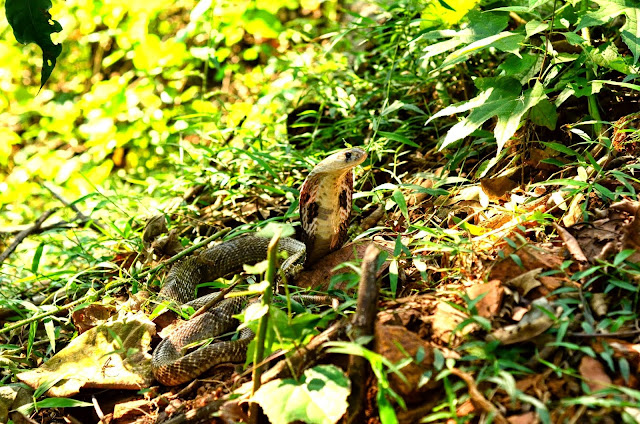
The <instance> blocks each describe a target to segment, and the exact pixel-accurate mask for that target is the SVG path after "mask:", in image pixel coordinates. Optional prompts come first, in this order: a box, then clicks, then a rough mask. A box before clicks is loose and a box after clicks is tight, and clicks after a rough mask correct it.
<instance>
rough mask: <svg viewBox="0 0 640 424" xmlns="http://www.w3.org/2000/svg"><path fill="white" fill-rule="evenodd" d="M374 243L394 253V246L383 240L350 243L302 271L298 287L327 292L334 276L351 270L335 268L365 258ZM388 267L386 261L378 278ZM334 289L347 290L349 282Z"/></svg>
mask: <svg viewBox="0 0 640 424" xmlns="http://www.w3.org/2000/svg"><path fill="white" fill-rule="evenodd" d="M372 243H375V245H376V246H377V247H378V248H379V249H381V250H386V251H387V252H393V246H391V245H388V244H387V243H384V242H383V241H382V240H380V241H378V240H376V241H374V242H372V241H370V240H363V241H361V242H355V243H349V244H347V245H345V246H343V247H342V248H341V249H340V250H336V251H335V252H333V253H330V254H329V255H327V256H325V257H324V258H323V259H322V260H320V261H318V262H316V263H315V264H313V265H312V266H311V267H310V268H308V269H305V270H304V271H302V272H301V273H300V274H299V275H298V277H297V278H296V285H297V286H298V287H302V288H312V289H316V290H321V291H326V290H327V289H328V288H329V284H330V282H331V277H333V276H334V275H339V274H343V273H346V272H349V271H350V270H351V269H350V268H341V269H339V270H337V271H334V268H335V267H337V266H338V265H341V264H342V263H344V262H349V261H354V260H355V259H361V258H363V257H364V252H365V251H366V250H367V247H368V246H369V245H370V244H372ZM388 266H389V262H388V261H386V262H385V263H384V264H383V265H382V267H380V269H379V270H378V276H380V275H381V274H382V273H383V272H384V271H385V270H386V269H387V268H388ZM333 288H334V289H337V290H346V289H347V281H341V282H338V283H337V284H336V285H335V286H334V287H333ZM354 289H355V287H354Z"/></svg>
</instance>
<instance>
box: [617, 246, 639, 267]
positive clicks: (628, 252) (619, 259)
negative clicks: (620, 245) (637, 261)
mask: <svg viewBox="0 0 640 424" xmlns="http://www.w3.org/2000/svg"><path fill="white" fill-rule="evenodd" d="M634 253H635V250H633V249H625V250H623V251H621V252H618V254H617V255H616V257H615V258H614V259H613V266H619V265H620V264H621V263H622V262H624V261H625V259H627V258H628V257H629V256H631V255H633V254H634Z"/></svg>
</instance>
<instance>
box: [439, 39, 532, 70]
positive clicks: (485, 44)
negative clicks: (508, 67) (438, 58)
mask: <svg viewBox="0 0 640 424" xmlns="http://www.w3.org/2000/svg"><path fill="white" fill-rule="evenodd" d="M524 38H525V37H524V35H522V34H514V33H513V32H509V31H504V32H501V33H500V34H495V35H492V36H490V37H487V38H483V39H482V40H478V41H475V42H473V43H471V44H469V45H467V46H466V47H463V48H461V49H459V50H457V51H455V52H453V53H451V54H450V55H449V56H447V58H446V59H445V60H444V63H442V65H441V66H440V67H441V68H446V67H448V66H452V65H455V64H457V63H460V62H463V61H465V60H467V58H468V57H469V56H470V55H471V54H474V53H478V52H480V51H482V50H484V49H487V48H489V47H495V48H496V49H498V50H500V51H503V52H509V53H513V54H515V55H516V56H520V54H519V53H518V51H519V50H520V47H521V44H522V42H523V41H524Z"/></svg>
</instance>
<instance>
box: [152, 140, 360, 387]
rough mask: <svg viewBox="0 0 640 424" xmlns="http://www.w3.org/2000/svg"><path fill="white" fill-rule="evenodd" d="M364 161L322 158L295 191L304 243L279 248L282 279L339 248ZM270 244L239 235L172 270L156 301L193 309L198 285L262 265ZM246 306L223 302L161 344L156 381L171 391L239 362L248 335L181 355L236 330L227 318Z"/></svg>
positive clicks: (347, 153)
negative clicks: (356, 173)
mask: <svg viewBox="0 0 640 424" xmlns="http://www.w3.org/2000/svg"><path fill="white" fill-rule="evenodd" d="M366 157H367V154H366V152H365V151H364V150H362V149H360V148H351V149H348V150H344V151H341V152H338V153H335V154H333V155H331V156H329V157H327V158H326V159H324V160H323V161H321V162H320V163H318V165H316V167H315V168H314V169H313V170H312V171H311V173H310V174H309V176H308V177H307V179H306V180H305V182H304V183H303V185H302V188H301V190H300V220H301V223H302V230H303V231H302V233H303V236H302V241H303V242H300V241H298V240H295V239H293V238H289V237H285V238H282V239H281V240H280V243H279V250H280V251H286V252H287V253H288V259H287V260H286V261H285V262H284V263H283V264H282V265H281V268H282V270H283V271H284V272H285V274H288V275H289V276H290V277H293V276H295V274H296V273H297V272H298V271H299V270H300V269H301V268H302V265H304V264H305V263H306V264H309V263H313V262H315V261H317V260H318V259H319V258H322V257H323V256H324V255H326V254H327V253H329V252H331V251H333V250H336V249H338V248H339V247H340V246H341V245H342V244H343V243H344V241H345V240H346V237H347V228H348V219H349V215H350V214H351V199H352V193H353V168H354V167H355V166H357V165H359V164H360V163H362V162H363V161H364V160H365V159H366ZM269 241H270V240H269V239H268V238H263V237H259V236H256V235H244V236H240V237H236V238H234V239H232V240H229V241H226V242H223V243H221V244H218V245H216V246H214V247H211V248H209V249H206V250H204V251H203V252H202V253H201V254H200V255H198V256H195V257H190V258H187V259H186V260H183V261H182V262H180V263H178V264H176V265H175V266H174V267H173V268H172V269H171V271H170V272H169V275H168V276H167V281H166V283H165V284H164V286H163V288H162V289H161V291H160V295H161V296H163V297H165V298H169V299H172V300H175V301H176V302H178V303H190V304H192V305H193V304H194V303H193V302H194V297H195V292H196V286H197V285H198V284H200V283H203V282H207V281H212V280H215V279H217V278H220V277H223V276H225V275H228V274H231V273H234V272H238V271H240V270H242V265H244V264H255V263H257V262H259V261H262V260H264V259H265V258H266V256H267V247H268V244H269ZM196 302H197V301H196ZM245 303H246V300H245V299H243V298H229V299H225V300H223V301H221V302H220V303H219V304H218V305H217V306H216V307H215V308H213V309H210V310H209V311H208V312H206V313H204V314H202V315H199V316H197V317H195V318H194V319H192V320H190V321H187V322H186V323H184V324H183V325H181V326H180V327H179V328H178V329H177V330H175V331H173V332H172V333H171V334H169V336H167V337H166V338H165V339H163V340H162V341H161V342H160V344H159V345H158V346H157V347H156V349H155V350H154V352H153V358H152V368H153V372H154V375H155V377H156V379H157V380H158V381H159V382H160V383H162V384H165V385H168V386H173V385H177V384H182V383H184V382H187V381H190V380H191V379H193V378H195V377H197V376H198V375H200V374H202V373H203V372H205V371H206V370H208V369H209V368H211V367H213V366H214V365H217V364H220V363H223V362H241V361H244V359H245V356H246V350H247V346H248V344H249V342H250V341H251V339H252V338H253V333H252V332H251V330H249V329H244V330H242V331H241V332H240V334H239V337H238V339H237V340H235V341H223V342H217V343H212V344H209V345H207V346H204V347H201V348H198V349H196V350H195V351H193V352H190V353H188V354H186V355H185V354H183V352H182V350H183V347H184V346H186V345H189V344H191V343H194V342H196V341H199V340H203V339H207V338H212V337H216V336H219V335H221V334H224V333H226V332H229V331H232V330H233V329H234V328H235V326H237V321H236V320H235V319H233V317H232V316H233V315H234V314H237V313H238V312H240V311H241V310H242V308H243V307H244V306H245ZM195 307H197V304H195Z"/></svg>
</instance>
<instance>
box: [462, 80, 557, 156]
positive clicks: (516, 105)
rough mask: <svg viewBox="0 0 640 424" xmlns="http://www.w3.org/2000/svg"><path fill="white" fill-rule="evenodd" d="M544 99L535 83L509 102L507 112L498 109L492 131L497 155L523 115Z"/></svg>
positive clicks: (541, 87) (539, 85)
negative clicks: (496, 146)
mask: <svg viewBox="0 0 640 424" xmlns="http://www.w3.org/2000/svg"><path fill="white" fill-rule="evenodd" d="M546 98H547V96H546V94H544V87H543V86H542V84H541V83H540V82H536V84H535V85H534V86H533V88H530V89H528V90H527V91H525V93H524V95H523V96H522V97H519V98H518V99H515V100H513V101H510V102H509V110H505V109H502V108H501V109H500V111H499V112H498V113H497V115H498V123H497V124H496V127H495V129H494V130H493V133H494V135H495V136H496V143H497V144H498V153H500V151H501V150H502V148H503V147H504V145H505V144H506V142H507V141H508V140H509V139H510V138H511V136H513V135H514V134H515V133H516V130H517V129H518V125H520V121H521V120H522V117H523V116H524V114H525V113H527V111H528V110H529V109H531V108H532V107H533V106H535V105H537V104H538V103H539V102H540V101H541V100H543V99H546ZM472 113H473V112H472Z"/></svg>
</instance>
